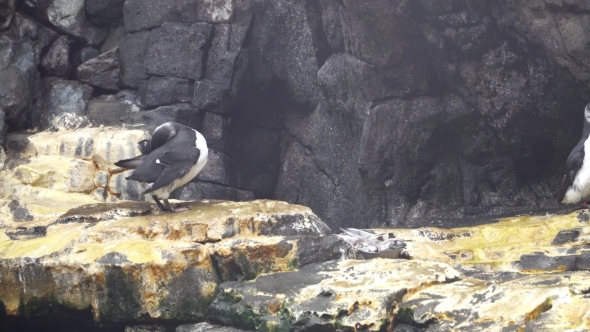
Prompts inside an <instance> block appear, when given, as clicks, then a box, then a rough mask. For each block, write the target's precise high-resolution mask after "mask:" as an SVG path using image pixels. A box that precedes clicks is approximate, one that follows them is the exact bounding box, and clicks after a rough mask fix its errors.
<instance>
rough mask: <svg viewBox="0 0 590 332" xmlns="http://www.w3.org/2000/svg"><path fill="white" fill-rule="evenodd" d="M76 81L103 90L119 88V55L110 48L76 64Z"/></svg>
mask: <svg viewBox="0 0 590 332" xmlns="http://www.w3.org/2000/svg"><path fill="white" fill-rule="evenodd" d="M76 77H77V78H78V81H80V82H82V83H86V84H89V85H92V86H93V87H95V88H101V89H105V90H119V57H118V55H117V49H112V50H110V51H108V52H106V53H103V54H101V55H99V56H98V57H96V58H93V59H91V60H88V61H86V62H84V63H82V64H81V65H80V66H78V69H77V76H76Z"/></svg>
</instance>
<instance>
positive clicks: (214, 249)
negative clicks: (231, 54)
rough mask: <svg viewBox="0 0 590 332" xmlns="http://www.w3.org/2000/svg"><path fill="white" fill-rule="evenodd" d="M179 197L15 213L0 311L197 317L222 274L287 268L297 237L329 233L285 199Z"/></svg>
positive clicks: (118, 318)
mask: <svg viewBox="0 0 590 332" xmlns="http://www.w3.org/2000/svg"><path fill="white" fill-rule="evenodd" d="M181 204H183V205H184V206H186V207H188V208H189V209H190V210H189V211H186V212H181V213H163V212H160V211H158V210H156V209H152V208H153V206H151V204H150V203H149V202H121V203H114V204H106V203H105V204H90V205H85V206H80V207H76V208H73V209H71V210H69V211H68V212H66V213H64V214H63V215H61V216H59V217H55V218H54V219H53V221H52V222H45V223H43V224H39V222H38V221H32V222H26V221H25V222H19V223H18V225H19V227H21V229H20V233H15V232H17V231H19V229H17V228H16V226H14V227H10V228H8V229H6V234H5V232H2V233H0V276H1V277H2V283H0V302H1V303H2V304H3V306H4V307H5V308H6V312H7V314H8V315H12V316H24V317H32V316H36V315H41V314H51V310H52V309H51V308H68V309H75V310H86V309H87V308H91V309H92V312H93V315H94V319H95V320H97V321H102V322H141V321H142V319H146V318H150V319H165V320H166V319H171V320H181V321H199V320H203V319H204V318H205V315H206V312H207V310H208V306H209V304H210V303H211V301H212V300H213V296H214V295H215V293H216V290H217V287H218V284H219V283H220V282H221V281H222V280H235V279H252V278H255V277H258V276H259V275H260V274H261V273H267V272H278V271H291V270H295V269H296V268H297V266H298V262H299V260H300V259H299V255H300V254H301V253H305V251H303V250H299V249H298V248H299V246H300V240H301V237H306V236H312V237H314V236H315V237H317V236H324V235H329V234H330V229H329V228H328V227H327V226H326V225H325V224H324V223H323V222H322V221H321V220H320V219H319V218H318V217H316V216H315V215H314V214H313V213H312V212H311V210H310V209H308V208H306V207H303V206H298V205H291V204H287V203H284V202H278V201H268V200H259V201H252V202H240V203H237V202H225V201H202V202H184V203H181ZM16 224H17V223H15V225H16ZM38 228H42V230H43V231H42V232H40V231H38V230H39V229H38ZM11 232H13V233H11ZM27 232H28V233H27ZM32 232H36V233H34V234H33V233H32ZM29 233H31V234H29ZM30 235H34V236H30ZM308 242H309V241H307V242H305V243H308ZM233 254H235V255H234V257H229V256H232V255H233ZM244 259H245V260H247V261H248V262H244V261H243V260H244ZM306 259H307V260H309V258H306ZM301 260H305V259H301ZM235 266H238V267H239V268H238V269H236V268H234V267H235ZM222 277H223V279H222ZM48 310H49V311H48ZM56 310H57V309H56Z"/></svg>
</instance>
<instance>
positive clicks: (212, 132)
mask: <svg viewBox="0 0 590 332" xmlns="http://www.w3.org/2000/svg"><path fill="white" fill-rule="evenodd" d="M201 128H202V129H201V130H200V132H201V134H203V137H205V139H206V140H207V146H208V147H209V148H210V149H215V150H218V151H222V152H226V151H227V150H228V144H229V139H228V138H229V136H230V129H229V128H230V125H229V119H227V118H225V117H223V116H221V115H218V114H214V113H209V112H207V113H205V116H204V117H203V123H202V125H201Z"/></svg>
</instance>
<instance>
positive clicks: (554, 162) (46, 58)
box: [0, 0, 590, 228]
mask: <svg viewBox="0 0 590 332" xmlns="http://www.w3.org/2000/svg"><path fill="white" fill-rule="evenodd" d="M589 26H590V6H589V5H588V4H586V2H584V1H575V0H535V1H520V0H494V1H489V0H444V1H440V0H437V1H432V0H419V1H409V0H395V1H386V0H375V1H371V2H359V1H351V0H321V1H311V0H309V1H287V0H278V1H269V0H251V1H246V0H233V1H232V0H141V1H140V0H128V1H123V0H86V1H85V0H75V1H67V2H65V1H57V0H30V1H26V2H22V3H21V2H18V1H11V0H2V1H0V29H1V30H2V31H1V32H0V54H2V56H1V57H0V77H2V80H1V81H0V119H3V121H0V142H2V143H3V142H4V138H3V137H4V136H5V133H6V131H7V130H10V131H13V132H19V131H23V130H27V129H33V128H36V129H38V130H60V129H64V128H67V129H77V128H81V127H85V126H99V125H109V126H110V125H118V126H121V125H123V124H125V125H127V126H138V128H141V129H153V128H154V127H155V126H156V125H158V124H160V123H162V122H165V121H170V120H176V121H179V122H183V123H185V124H189V125H191V126H193V127H195V128H197V129H199V130H200V131H202V132H203V134H204V135H205V137H206V138H207V139H208V141H209V143H210V147H211V148H212V149H213V150H215V152H214V153H217V155H218V156H220V158H219V159H220V160H223V163H224V165H230V166H227V167H224V177H223V179H222V180H220V181H216V182H214V183H212V182H209V183H212V184H213V185H214V189H211V190H209V192H211V193H215V195H216V196H217V197H215V198H231V199H236V197H237V196H236V195H237V194H236V192H244V193H246V194H244V195H246V196H247V197H251V195H252V194H251V193H253V195H254V196H255V197H258V198H277V199H282V200H286V201H289V202H292V203H298V204H303V205H307V206H310V207H311V208H312V210H313V211H314V212H315V213H317V214H318V215H319V216H320V217H321V218H322V219H323V220H325V221H326V223H327V224H329V225H330V226H332V227H334V226H344V225H348V226H356V227H359V228H362V227H378V226H381V227H383V226H397V225H407V226H418V225H425V224H431V223H436V224H440V225H449V224H451V225H457V224H460V223H464V222H467V223H468V222H470V220H471V219H470V218H479V217H481V216H484V215H497V214H505V213H518V212H523V211H529V210H542V209H551V208H554V207H556V206H557V199H556V195H557V187H558V182H559V180H560V176H561V172H562V165H563V163H564V161H565V158H566V157H567V154H568V153H569V149H571V147H572V146H573V145H574V144H575V142H576V141H577V139H578V138H579V137H578V135H579V134H580V132H581V113H582V109H583V106H584V105H585V103H586V102H587V101H588V100H589V99H590V91H589V85H588V84H589V83H590V71H589V66H590V58H589V57H588V51H587V49H588V45H589V42H590V28H589ZM7 128H8V129H7ZM4 147H6V145H4ZM8 150H9V151H8V156H9V158H10V155H11V151H10V149H8ZM2 155H3V153H0V160H2V157H1V156H2ZM200 181H201V182H207V181H206V180H203V179H201V180H200ZM191 188H192V189H191ZM194 188H196V186H192V187H191V185H189V186H188V187H187V188H185V189H184V191H183V192H179V193H177V194H176V195H177V196H176V197H180V198H191V197H196V194H195V190H196V189H194ZM203 195H204V196H206V195H207V192H203ZM212 195H213V194H212ZM232 195H233V196H232ZM230 196H231V197H230Z"/></svg>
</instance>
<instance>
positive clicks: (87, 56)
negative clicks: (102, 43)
mask: <svg viewBox="0 0 590 332" xmlns="http://www.w3.org/2000/svg"><path fill="white" fill-rule="evenodd" d="M99 55H100V52H99V51H98V49H96V48H94V47H84V48H82V49H81V50H79V51H78V52H76V54H74V63H73V66H74V68H78V66H79V65H81V64H83V63H84V62H86V61H89V60H92V59H94V58H96V57H97V56H99Z"/></svg>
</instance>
